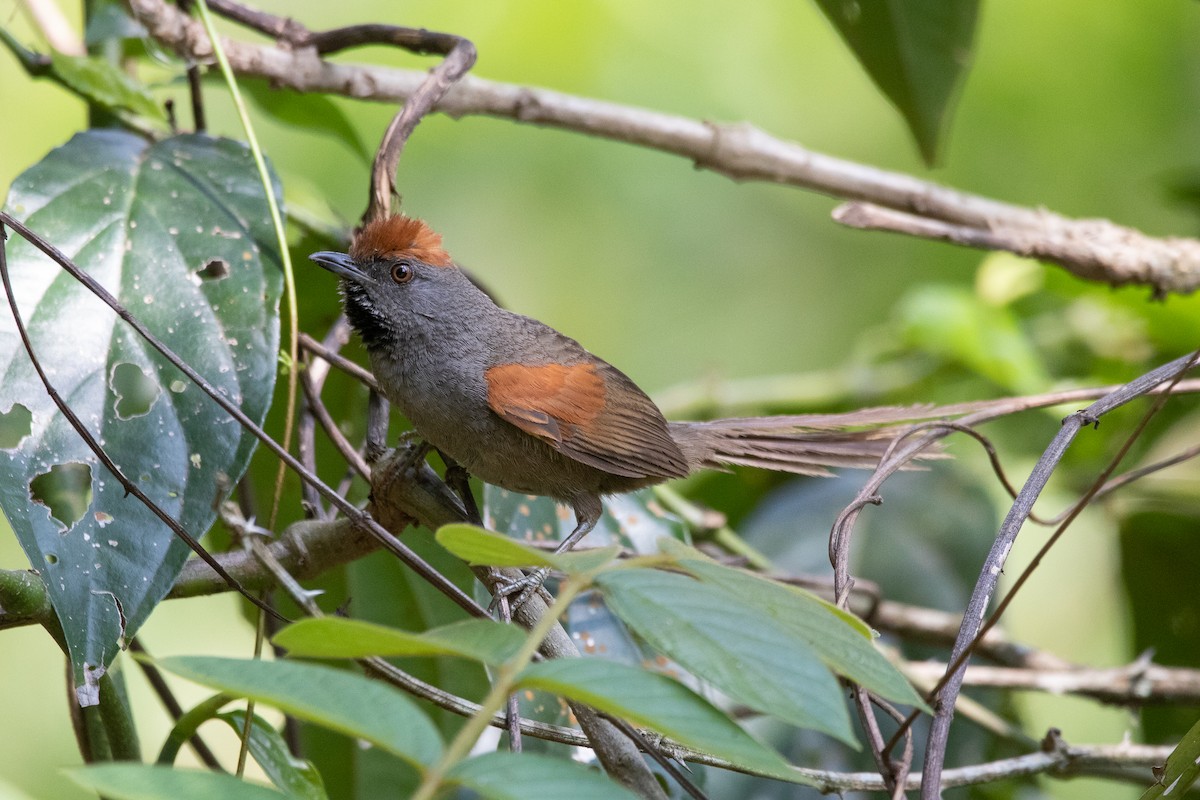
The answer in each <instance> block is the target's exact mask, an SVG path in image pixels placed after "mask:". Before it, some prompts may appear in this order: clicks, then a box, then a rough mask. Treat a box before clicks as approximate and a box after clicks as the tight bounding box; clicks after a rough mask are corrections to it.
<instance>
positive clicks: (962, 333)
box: [899, 285, 1050, 394]
mask: <svg viewBox="0 0 1200 800" xmlns="http://www.w3.org/2000/svg"><path fill="white" fill-rule="evenodd" d="M899 315H900V318H901V319H900V321H901V335H902V336H903V338H904V340H905V342H906V343H907V344H909V345H911V346H913V347H915V348H918V349H919V350H921V351H923V352H926V353H932V354H935V355H937V356H940V357H942V358H944V359H946V360H947V361H950V362H951V363H957V364H961V365H962V366H964V367H966V368H967V369H969V370H972V371H974V372H977V373H979V374H980V375H982V376H983V377H985V378H987V379H989V380H991V381H994V382H995V383H997V384H999V385H1000V386H1002V387H1004V388H1005V389H1008V390H1009V391H1011V392H1013V393H1014V394H1035V393H1037V392H1040V391H1043V390H1044V389H1045V388H1046V387H1047V386H1048V385H1050V378H1049V376H1048V375H1047V374H1046V368H1045V366H1044V364H1043V363H1042V357H1041V355H1040V354H1039V353H1038V348H1037V347H1036V346H1035V345H1034V343H1033V342H1032V341H1031V340H1030V337H1029V335H1028V334H1027V333H1026V332H1025V331H1024V330H1023V329H1022V327H1021V324H1020V323H1019V321H1018V319H1017V316H1016V313H1015V312H1014V311H1013V310H1012V309H1011V308H1001V307H997V306H994V305H990V304H988V303H985V302H983V301H982V300H981V299H980V298H979V297H978V296H976V295H975V294H974V293H972V292H970V291H968V290H966V289H962V288H960V287H957V286H936V285H935V286H924V287H920V288H918V289H915V290H913V291H912V292H910V293H908V294H907V295H906V296H905V297H904V299H903V300H902V301H901V303H900V309H899Z"/></svg>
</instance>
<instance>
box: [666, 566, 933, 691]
mask: <svg viewBox="0 0 1200 800" xmlns="http://www.w3.org/2000/svg"><path fill="white" fill-rule="evenodd" d="M696 556H697V558H692V559H682V560H680V562H679V566H681V567H682V568H683V569H685V570H687V571H688V572H690V573H691V574H692V575H694V576H696V577H697V578H699V579H700V580H702V581H704V582H705V583H710V584H712V585H714V586H720V587H721V588H723V589H725V590H726V591H728V592H729V593H731V594H733V595H736V596H737V597H739V598H741V599H742V600H743V601H745V602H746V603H747V604H750V605H752V606H754V607H755V608H757V609H758V612H757V613H758V614H760V615H761V614H765V615H767V616H769V617H771V618H772V619H774V620H775V621H777V622H779V623H780V624H781V625H784V626H786V627H787V628H788V629H790V630H791V631H792V632H793V633H794V634H795V635H796V636H799V637H800V638H801V639H803V640H804V641H805V642H807V643H808V645H809V646H810V647H811V648H812V649H813V650H814V651H816V653H817V655H818V656H820V658H821V660H822V661H823V662H825V665H826V666H828V667H829V668H830V669H832V670H833V671H834V672H837V673H838V674H840V675H844V676H846V677H847V678H849V679H850V680H852V681H854V682H855V683H858V684H859V685H861V686H863V687H865V688H867V689H870V690H871V691H873V692H875V693H876V694H878V695H881V696H883V697H885V698H887V699H889V700H894V701H896V702H899V703H906V704H908V705H913V706H919V707H921V708H926V706H925V703H924V701H923V700H921V698H920V696H919V695H918V694H917V693H916V691H915V690H914V689H913V687H912V685H911V684H910V683H909V682H908V681H907V680H905V678H904V676H903V675H901V674H900V673H899V672H898V671H897V670H896V668H895V667H893V666H892V665H891V664H890V663H889V662H888V660H887V659H886V658H884V657H883V655H882V654H881V653H880V652H879V651H878V650H876V649H875V647H874V645H873V644H872V635H871V633H870V629H869V628H867V626H866V625H865V624H864V623H863V622H862V620H860V619H858V618H857V617H855V616H853V615H852V614H848V613H847V612H845V611H842V610H841V609H839V608H837V607H836V606H834V605H832V604H831V603H827V602H825V601H824V600H822V599H821V598H819V597H817V596H816V595H814V594H811V593H809V592H806V591H804V590H803V589H799V588H796V587H792V586H784V585H782V584H779V583H775V582H773V581H769V580H766V579H764V578H760V577H758V576H755V575H751V574H749V573H746V572H742V571H741V570H736V569H730V568H729V567H723V566H721V565H720V564H716V563H714V562H712V561H710V560H708V559H705V558H703V557H701V556H700V554H699V553H698V552H697V553H696ZM864 632H865V634H866V635H865V636H864ZM926 710H928V709H927V708H926Z"/></svg>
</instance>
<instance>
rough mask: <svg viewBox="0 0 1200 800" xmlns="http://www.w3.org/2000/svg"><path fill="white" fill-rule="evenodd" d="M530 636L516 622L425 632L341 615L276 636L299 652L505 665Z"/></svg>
mask: <svg viewBox="0 0 1200 800" xmlns="http://www.w3.org/2000/svg"><path fill="white" fill-rule="evenodd" d="M524 640H525V636H524V634H523V633H522V632H521V631H520V630H519V629H517V628H514V627H513V626H511V625H502V624H500V623H499V622H493V621H491V620H487V619H468V620H463V621H462V622H456V623H454V624H452V625H444V626H442V627H440V628H434V629H433V630H429V631H425V632H424V633H409V632H408V631H402V630H397V629H396V628H389V627H387V626H384V625H376V624H375V623H372V622H363V621H361V620H355V619H344V618H341V617H322V618H321V619H302V620H300V621H299V622H296V623H293V624H292V625H289V626H288V627H286V628H284V629H283V630H281V631H280V632H279V633H277V634H275V636H274V637H273V641H274V642H275V644H277V645H279V646H280V647H286V648H287V649H288V650H289V651H291V655H294V656H310V657H318V658H362V657H364V656H434V655H451V656H463V657H464V658H472V659H475V660H477V661H482V662H484V663H485V664H501V663H503V662H505V661H507V660H508V659H509V658H510V657H512V655H513V654H514V653H515V652H516V651H517V650H518V649H520V647H521V643H522V642H523V641H524Z"/></svg>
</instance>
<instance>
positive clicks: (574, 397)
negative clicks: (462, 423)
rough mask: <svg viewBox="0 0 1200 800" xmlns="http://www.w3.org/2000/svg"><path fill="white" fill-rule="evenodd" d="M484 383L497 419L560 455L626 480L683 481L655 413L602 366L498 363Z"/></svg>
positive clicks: (679, 461)
mask: <svg viewBox="0 0 1200 800" xmlns="http://www.w3.org/2000/svg"><path fill="white" fill-rule="evenodd" d="M484 377H485V378H486V380H487V388H488V405H489V406H490V407H491V409H492V410H493V411H494V412H496V414H498V415H499V416H500V418H501V419H503V420H505V421H506V422H509V423H511V424H513V425H515V426H517V427H518V428H520V429H521V430H523V431H525V432H526V433H528V434H530V435H531V436H536V437H537V438H539V439H541V440H542V441H544V442H546V443H547V444H549V445H550V446H551V447H553V448H555V449H556V450H558V451H559V452H560V453H562V454H563V455H566V456H570V457H571V458H573V459H575V460H576V461H580V462H582V463H584V464H587V465H589V466H592V467H595V468H596V469H600V470H604V471H605V472H610V473H612V474H614V475H621V476H624V477H629V478H648V477H660V478H678V477H683V476H684V475H687V474H688V465H687V460H686V459H685V458H684V456H683V453H681V452H680V450H679V446H678V445H677V444H675V441H674V440H673V439H672V438H671V435H670V433H669V432H668V431H667V422H666V420H664V419H663V416H662V413H661V412H660V411H659V410H658V407H657V406H656V405H654V403H653V401H651V400H650V398H649V397H647V396H646V394H645V393H644V392H643V391H642V390H641V389H639V388H638V387H637V385H636V384H635V383H634V382H633V381H631V380H630V379H629V378H627V377H626V376H625V375H624V374H622V373H621V372H620V371H619V370H617V369H616V368H615V367H613V366H611V365H610V364H607V363H605V362H603V361H600V360H599V359H596V360H595V361H588V362H584V363H579V364H570V365H566V364H544V365H541V366H529V365H527V364H516V363H513V364H499V365H497V366H494V367H491V368H490V369H488V370H487V371H486V372H485V373H484Z"/></svg>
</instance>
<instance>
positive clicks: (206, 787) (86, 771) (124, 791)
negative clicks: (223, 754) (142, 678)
mask: <svg viewBox="0 0 1200 800" xmlns="http://www.w3.org/2000/svg"><path fill="white" fill-rule="evenodd" d="M66 773H67V777H69V778H70V779H71V780H73V781H75V783H78V784H79V785H80V786H83V787H84V788H87V789H91V790H92V791H94V792H96V793H98V794H99V795H101V796H102V797H108V798H112V800H214V798H219V799H220V800H280V798H282V797H285V796H286V795H283V794H280V793H279V792H277V791H275V790H274V789H269V788H267V787H266V786H259V785H258V784H254V783H247V782H246V781H243V780H239V779H238V778H235V777H234V776H232V775H225V774H222V773H219V772H200V771H198V770H190V769H173V768H170V767H160V766H157V765H152V764H115V763H110V764H94V765H92V766H90V767H78V768H75V769H69V770H66Z"/></svg>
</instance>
